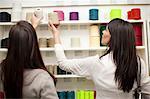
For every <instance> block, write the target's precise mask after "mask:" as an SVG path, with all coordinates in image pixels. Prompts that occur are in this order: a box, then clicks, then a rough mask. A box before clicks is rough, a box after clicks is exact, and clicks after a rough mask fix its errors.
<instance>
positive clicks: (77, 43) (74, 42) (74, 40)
mask: <svg viewBox="0 0 150 99" xmlns="http://www.w3.org/2000/svg"><path fill="white" fill-rule="evenodd" d="M71 47H80V38H78V37H73V38H71Z"/></svg>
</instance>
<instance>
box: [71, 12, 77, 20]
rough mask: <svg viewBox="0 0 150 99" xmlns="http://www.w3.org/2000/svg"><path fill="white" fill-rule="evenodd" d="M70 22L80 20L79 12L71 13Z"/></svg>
mask: <svg viewBox="0 0 150 99" xmlns="http://www.w3.org/2000/svg"><path fill="white" fill-rule="evenodd" d="M70 20H79V13H78V12H70Z"/></svg>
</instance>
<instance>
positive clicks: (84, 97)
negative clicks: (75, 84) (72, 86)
mask: <svg viewBox="0 0 150 99" xmlns="http://www.w3.org/2000/svg"><path fill="white" fill-rule="evenodd" d="M57 93H58V97H59V99H96V98H95V96H96V92H95V91H93V90H77V91H59V92H57Z"/></svg>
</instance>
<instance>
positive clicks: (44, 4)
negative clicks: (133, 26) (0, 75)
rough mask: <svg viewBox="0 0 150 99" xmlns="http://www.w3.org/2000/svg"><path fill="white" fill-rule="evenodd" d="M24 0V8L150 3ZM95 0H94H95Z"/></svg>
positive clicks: (10, 4)
mask: <svg viewBox="0 0 150 99" xmlns="http://www.w3.org/2000/svg"><path fill="white" fill-rule="evenodd" d="M25 1H26V0H24V2H23V3H22V7H23V8H33V7H70V6H129V5H131V6H137V5H150V2H142V3H127V2H124V3H116V2H115V3H113V2H83V1H82V2H70V1H67V2H61V0H60V1H48V0H47V1H46V2H43V0H41V2H40V3H39V0H38V1H36V0H34V1H33V0H32V2H28V1H26V2H25ZM93 1H94V0H93ZM0 8H9V9H10V8H12V2H10V3H6V2H1V4H0Z"/></svg>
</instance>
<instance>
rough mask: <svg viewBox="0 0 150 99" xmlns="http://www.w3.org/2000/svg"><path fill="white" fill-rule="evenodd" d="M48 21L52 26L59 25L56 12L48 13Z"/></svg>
mask: <svg viewBox="0 0 150 99" xmlns="http://www.w3.org/2000/svg"><path fill="white" fill-rule="evenodd" d="M48 20H51V21H52V23H53V24H54V25H59V18H58V14H57V13H56V12H51V13H48Z"/></svg>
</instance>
